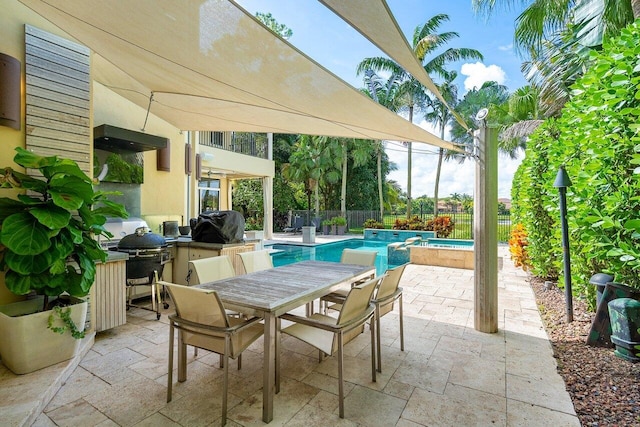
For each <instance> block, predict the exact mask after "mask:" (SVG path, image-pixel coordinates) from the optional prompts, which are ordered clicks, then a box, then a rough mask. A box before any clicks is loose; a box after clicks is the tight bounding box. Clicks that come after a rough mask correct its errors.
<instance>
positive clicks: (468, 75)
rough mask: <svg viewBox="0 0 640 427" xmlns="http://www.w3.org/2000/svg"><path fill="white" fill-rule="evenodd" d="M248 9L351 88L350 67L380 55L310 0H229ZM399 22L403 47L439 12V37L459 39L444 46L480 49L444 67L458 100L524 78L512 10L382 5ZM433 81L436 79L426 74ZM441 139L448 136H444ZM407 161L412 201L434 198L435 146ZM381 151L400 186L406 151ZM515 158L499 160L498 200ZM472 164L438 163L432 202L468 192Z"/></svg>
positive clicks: (412, 0)
mask: <svg viewBox="0 0 640 427" xmlns="http://www.w3.org/2000/svg"><path fill="white" fill-rule="evenodd" d="M236 2H237V3H238V4H240V5H241V6H242V7H244V8H245V9H246V10H247V11H248V12H250V13H251V14H253V15H255V13H256V12H262V13H271V14H272V15H273V17H274V18H275V19H276V20H277V21H278V22H279V23H281V24H284V25H286V26H287V27H289V28H290V29H291V30H292V31H293V35H292V37H291V38H290V39H289V40H288V41H289V42H290V43H291V44H293V45H294V46H295V47H297V48H298V49H299V50H301V51H302V52H303V53H304V54H306V55H307V56H309V57H311V58H312V59H314V60H315V61H316V62H318V63H320V64H321V65H322V66H324V67H325V68H327V69H328V70H329V71H331V72H332V73H334V74H335V75H337V76H338V77H340V78H341V79H343V80H344V81H346V82H347V83H349V84H351V85H352V86H354V87H356V88H360V87H362V86H363V82H362V76H357V75H356V71H355V70H356V67H357V65H358V64H359V63H360V62H361V61H362V60H363V59H364V58H369V57H377V56H386V55H385V54H384V53H382V52H381V51H380V50H379V49H378V48H377V47H375V46H374V45H373V44H371V43H370V42H369V41H368V40H366V39H365V38H364V37H362V36H361V35H360V34H359V33H358V32H356V31H355V30H353V29H352V28H351V27H350V26H349V24H347V23H346V22H344V21H343V20H342V19H340V18H339V17H338V16H336V15H334V14H333V13H332V12H331V11H330V10H329V9H327V8H326V7H324V6H323V5H322V4H321V3H320V2H318V1H316V0H236ZM387 4H388V5H389V8H390V9H391V11H392V12H393V14H394V16H395V18H396V21H397V22H398V25H399V26H400V28H401V29H402V31H403V32H404V34H405V37H406V38H407V40H409V44H411V39H412V36H413V31H414V29H415V28H416V27H417V26H420V25H423V24H424V23H425V22H426V21H427V20H428V19H429V18H431V17H433V16H435V15H437V14H446V15H448V16H449V18H450V19H449V21H448V22H444V23H443V24H442V25H441V26H440V27H439V29H438V32H444V31H453V32H457V33H458V34H459V37H458V38H456V39H453V40H452V41H450V42H449V43H448V44H447V47H457V48H472V49H476V50H478V51H480V52H481V53H482V55H483V56H484V60H483V61H476V60H472V61H462V62H459V63H450V64H449V65H448V67H447V68H448V69H449V70H456V71H457V72H458V78H457V79H456V84H457V85H458V93H459V96H460V97H462V96H464V94H465V93H466V92H467V91H468V90H470V89H472V88H473V87H479V86H480V85H482V83H484V82H485V81H490V80H494V81H497V82H498V83H500V84H503V85H505V86H507V87H508V88H509V90H510V91H514V90H515V89H517V88H519V87H521V86H524V85H525V84H526V81H525V79H524V77H523V76H522V73H521V72H520V65H521V63H522V60H521V59H520V58H519V57H518V55H517V54H516V52H515V51H514V49H513V33H514V22H515V18H516V16H517V15H518V12H517V11H514V10H512V11H508V10H499V11H496V13H494V14H492V16H490V17H489V18H486V17H481V16H477V15H476V14H475V13H474V12H473V9H472V7H471V0H440V1H433V0H432V1H427V0H387ZM432 77H433V79H434V81H436V82H437V77H436V76H432ZM414 123H415V124H417V125H418V126H421V127H423V128H425V129H427V130H429V131H431V132H432V133H435V134H438V133H437V132H435V131H434V129H433V128H432V127H431V125H430V124H429V123H427V122H425V121H424V120H422V121H421V123H420V122H419V118H414ZM445 139H448V135H446V134H445ZM412 145H413V156H412V173H411V181H412V184H411V186H412V191H411V193H412V197H413V198H417V197H420V196H422V195H426V196H429V197H433V194H434V187H435V176H436V167H437V159H438V156H437V148H436V147H433V146H430V145H425V144H420V143H414V144H412ZM386 151H387V155H388V156H389V159H390V160H391V161H392V162H394V163H395V165H396V166H397V170H395V171H392V172H391V173H390V174H389V176H388V179H392V180H394V181H396V182H398V184H399V185H400V186H401V187H402V189H403V190H404V191H406V189H407V149H406V147H404V146H403V145H402V144H401V143H397V142H388V143H387V144H386ZM521 157H522V155H520V156H519V158H518V159H515V160H514V159H510V158H509V157H508V156H504V155H499V159H498V181H499V182H498V197H500V198H503V197H505V198H510V193H511V181H512V179H513V174H514V172H515V171H516V169H517V167H518V165H519V163H520V161H521ZM474 180H475V167H474V166H473V164H472V163H471V162H470V161H469V160H467V162H466V163H464V164H459V163H457V162H455V161H450V162H443V165H442V171H441V175H440V186H439V189H440V190H439V197H447V196H449V195H451V194H453V193H458V194H469V195H473V187H474Z"/></svg>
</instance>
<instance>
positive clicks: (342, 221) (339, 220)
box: [331, 216, 347, 226]
mask: <svg viewBox="0 0 640 427" xmlns="http://www.w3.org/2000/svg"><path fill="white" fill-rule="evenodd" d="M331 224H332V225H338V226H345V225H347V219H346V218H345V217H343V216H335V217H333V218H331Z"/></svg>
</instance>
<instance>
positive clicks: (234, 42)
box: [21, 0, 457, 150]
mask: <svg viewBox="0 0 640 427" xmlns="http://www.w3.org/2000/svg"><path fill="white" fill-rule="evenodd" d="M21 2H22V3H24V4H25V5H26V6H28V7H29V8H31V9H33V10H34V11H35V12H36V13H38V14H40V15H42V16H43V17H45V18H46V19H47V20H49V21H51V22H52V23H53V24H55V25H56V26H58V27H59V28H60V29H62V30H63V31H65V32H66V33H68V34H69V35H71V36H72V37H74V38H75V39H76V40H77V41H79V42H80V43H82V44H84V45H86V46H88V47H89V48H91V49H92V50H93V51H94V52H95V53H96V54H97V55H99V57H96V58H95V62H94V77H95V79H96V80H97V81H98V82H100V83H102V84H104V85H105V86H107V87H109V88H110V89H112V90H114V91H115V92H117V93H118V94H120V95H121V96H123V97H125V98H127V99H129V100H131V101H132V102H134V103H136V104H138V105H140V106H141V107H143V108H145V109H146V108H149V109H150V112H151V113H153V114H155V115H156V116H158V117H160V118H162V119H164V120H166V121H167V122H169V123H171V124H173V125H174V126H176V127H178V128H179V129H182V130H216V131H226V130H234V131H245V132H278V133H304V134H310V135H327V136H343V137H353V138H363V139H377V140H395V141H415V142H424V143H428V144H432V145H435V146H438V147H443V148H447V149H454V150H456V149H457V148H456V147H455V146H454V145H453V144H451V143H449V142H446V141H444V140H442V139H440V138H438V137H436V136H435V135H433V134H431V133H429V132H427V131H426V130H424V129H422V128H420V127H418V126H416V125H414V124H412V123H409V122H408V121H407V120H405V119H403V118H402V117H400V116H398V115H396V114H394V113H392V112H390V111H389V110H387V109H385V108H384V107H382V106H380V105H378V104H377V103H375V102H373V101H372V100H370V99H369V98H367V97H366V96H365V95H363V94H361V93H360V92H358V91H357V90H356V89H354V88H353V87H351V86H350V85H348V84H347V83H345V82H344V81H343V80H341V79H339V78H338V77H336V76H335V75H334V74H332V73H331V72H329V71H328V70H326V69H325V68H323V67H322V66H320V65H319V64H317V63H316V62H314V61H313V60H311V59H310V58H309V57H307V56H305V55H304V54H303V53H301V52H300V51H298V50H297V49H296V48H295V47H293V46H292V45H291V44H289V43H288V42H287V41H285V40H283V39H281V38H280V37H277V36H276V35H275V34H273V33H272V32H271V31H270V30H268V29H267V28H266V27H264V26H263V25H262V24H261V23H259V22H258V21H257V20H256V19H255V18H254V17H252V16H251V15H249V14H248V13H247V12H246V11H244V10H243V9H242V8H241V7H240V6H238V5H236V4H235V3H233V2H231V1H224V0H210V1H186V0H183V1H175V0H136V1H128V0H109V1H98V0H47V1H37V0H21ZM150 98H151V102H150Z"/></svg>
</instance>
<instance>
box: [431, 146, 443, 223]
mask: <svg viewBox="0 0 640 427" xmlns="http://www.w3.org/2000/svg"><path fill="white" fill-rule="evenodd" d="M439 151H440V152H439V153H438V168H437V169H436V186H435V188H434V189H433V217H434V218H436V217H437V216H438V187H439V186H440V169H441V168H442V158H443V157H444V148H441V149H440V150H439Z"/></svg>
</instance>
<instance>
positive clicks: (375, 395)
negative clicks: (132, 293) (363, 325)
mask: <svg viewBox="0 0 640 427" xmlns="http://www.w3.org/2000/svg"><path fill="white" fill-rule="evenodd" d="M291 238H294V239H297V238H298V236H288V235H287V236H286V237H282V238H281V237H280V236H278V240H279V241H282V240H280V239H286V241H291V240H290V239H291ZM339 238H344V237H342V236H327V237H326V241H335V240H339ZM300 239H301V237H300ZM321 239H322V241H325V238H324V237H322V238H318V239H316V241H318V242H320V240H321ZM507 251H508V249H507V248H506V247H505V246H501V247H500V248H499V253H500V254H501V255H503V256H506V253H507ZM401 286H402V287H403V289H404V304H405V305H404V309H405V310H404V320H405V350H404V351H400V348H399V332H398V318H397V309H396V310H395V311H394V312H392V313H389V314H388V315H386V316H384V317H383V318H382V355H383V357H382V364H383V365H382V373H381V374H379V375H378V378H377V382H375V383H373V382H371V376H370V374H371V372H370V369H371V365H370V359H369V357H370V349H369V337H368V334H366V333H365V334H363V335H362V336H360V337H358V338H356V339H355V340H354V341H352V342H350V343H349V344H347V346H346V348H345V395H346V398H345V419H340V418H339V417H338V401H337V388H338V384H337V378H336V377H337V361H336V359H335V357H328V358H326V359H325V360H324V361H323V362H322V363H318V357H317V352H316V351H315V350H314V349H313V348H311V347H310V346H308V345H306V344H302V343H301V342H299V341H297V340H295V339H294V338H291V337H286V336H285V337H283V341H282V358H281V361H282V376H283V378H282V387H281V391H280V393H279V394H278V395H276V397H275V403H274V416H275V417H274V420H273V421H272V423H270V424H269V425H277V426H305V427H315V426H327V425H340V426H374V427H375V426H396V427H409V426H413V427H419V426H452V427H453V426H456V427H457V426H502V427H512V426H513V427H515V426H532V425H536V426H538V425H548V426H580V422H579V420H578V418H577V416H576V414H575V411H574V408H573V403H572V402H571V398H570V397H569V394H568V393H567V391H566V390H565V384H564V382H563V380H562V377H560V375H559V374H558V373H557V369H556V362H555V359H554V358H553V351H552V349H551V345H550V343H549V340H548V337H547V334H546V332H545V330H544V328H543V326H542V321H541V319H540V314H539V313H538V309H537V306H536V302H535V298H534V295H533V291H532V290H531V287H530V286H529V283H528V275H527V273H524V272H523V271H522V270H520V269H516V268H515V267H514V266H513V264H512V263H511V261H508V258H506V257H505V268H504V269H503V270H501V271H500V272H499V273H498V291H499V292H498V295H499V296H498V303H499V304H498V332H497V333H494V334H485V333H480V332H478V331H476V330H475V329H474V327H473V323H474V315H473V310H474V303H473V295H474V283H473V271H470V270H462V269H453V268H444V267H435V266H425V265H409V266H408V267H407V269H406V270H405V274H404V276H403V277H402V281H401ZM172 309H173V307H171V308H170V309H169V310H163V316H162V318H161V319H160V321H156V320H155V314H154V313H150V312H148V311H144V310H140V309H132V310H130V311H129V312H128V313H127V323H126V325H122V326H119V327H117V328H114V329H111V330H108V331H104V332H101V333H99V334H98V335H97V336H96V339H95V344H94V345H93V346H92V347H91V348H90V349H87V351H86V354H85V355H84V356H83V357H81V358H78V359H77V360H75V361H71V362H69V363H64V362H63V363H61V364H58V365H55V366H52V367H49V368H45V369H42V370H40V371H37V372H34V373H32V374H27V375H13V374H12V373H11V372H9V371H7V370H6V369H5V368H4V367H3V366H2V365H0V420H2V422H0V424H2V426H3V427H4V426H30V425H32V426H38V427H47V426H101V427H108V426H138V427H142V426H211V425H219V422H220V394H219V393H220V390H221V372H222V371H221V370H220V369H219V368H218V357H217V356H216V355H214V354H212V353H209V352H207V351H200V352H199V353H198V356H197V357H195V356H194V354H193V351H191V350H189V351H188V363H189V379H188V380H187V381H186V382H184V383H176V384H175V385H174V395H173V401H172V402H170V403H167V402H166V390H167V388H166V382H167V365H166V363H167V343H168V338H169V337H168V335H169V332H168V325H167V316H166V315H167V314H168V313H169V312H171V311H172ZM262 351H263V349H262V341H261V340H258V342H256V343H255V344H254V345H252V346H250V347H249V348H248V349H247V350H246V352H245V353H243V363H242V370H240V371H238V370H236V369H235V363H232V365H231V366H232V367H233V369H230V371H229V374H230V393H229V420H228V423H227V425H228V426H232V427H235V426H261V425H265V424H264V423H263V422H262V421H261V415H262V391H261V386H262V376H261V372H262ZM56 381H58V384H57V386H56V387H55V389H52V388H51V384H52V383H53V382H56Z"/></svg>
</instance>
